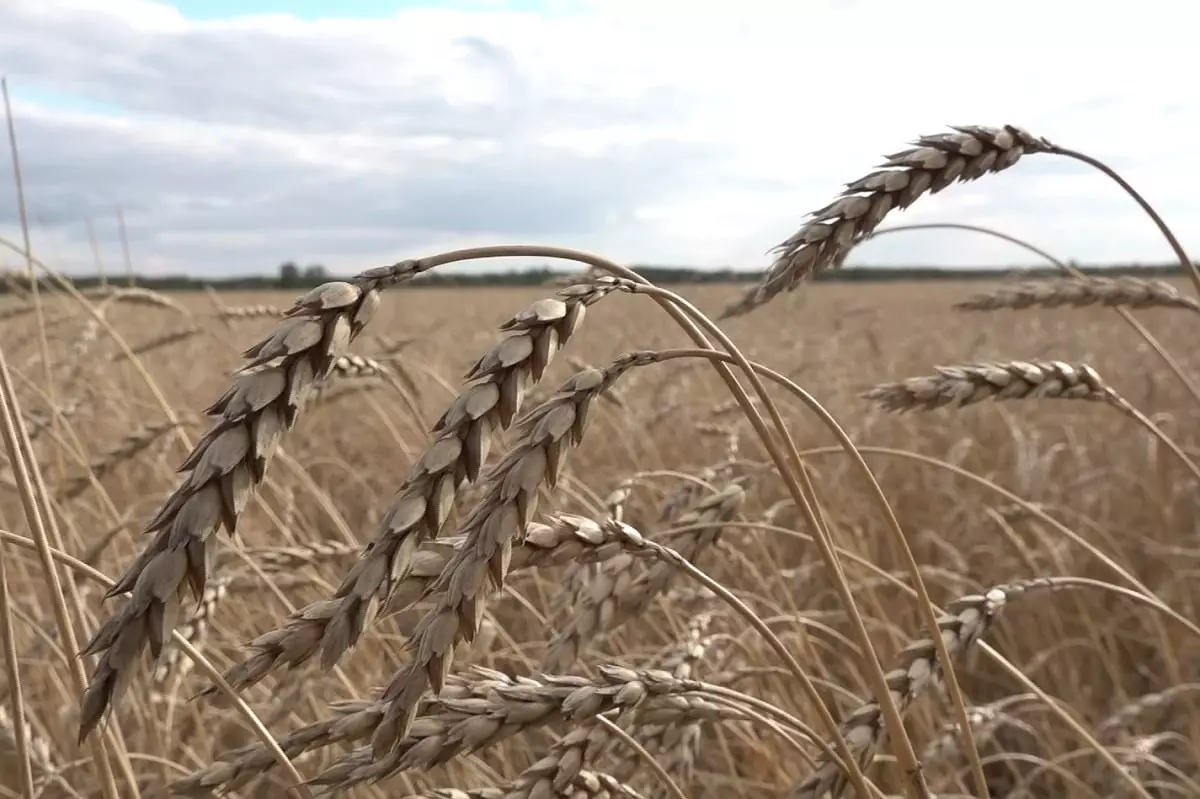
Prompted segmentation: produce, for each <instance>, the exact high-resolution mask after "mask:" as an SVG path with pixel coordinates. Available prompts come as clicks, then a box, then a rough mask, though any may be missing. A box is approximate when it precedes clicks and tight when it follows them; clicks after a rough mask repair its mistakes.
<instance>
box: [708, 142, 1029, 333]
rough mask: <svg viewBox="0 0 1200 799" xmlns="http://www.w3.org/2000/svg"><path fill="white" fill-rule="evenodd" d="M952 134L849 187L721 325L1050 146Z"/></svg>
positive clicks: (784, 249) (783, 249)
mask: <svg viewBox="0 0 1200 799" xmlns="http://www.w3.org/2000/svg"><path fill="white" fill-rule="evenodd" d="M952 127H953V130H954V132H953V133H940V134H935V135H931V136H922V137H920V138H919V139H917V140H916V142H914V146H913V147H912V148H910V149H907V150H902V151H901V152H898V153H894V154H893V155H890V156H888V157H887V159H886V160H885V161H884V162H883V163H882V164H880V165H879V169H878V171H875V172H872V173H871V174H869V175H867V176H866V177H863V178H859V179H858V180H855V181H853V182H851V183H849V184H847V185H846V188H845V189H844V190H843V191H842V193H841V195H840V196H839V197H838V198H837V199H836V200H834V201H833V202H832V203H830V204H829V205H827V206H825V207H824V208H822V209H821V210H819V211H816V212H814V213H813V214H812V215H811V218H810V219H809V220H808V221H807V222H805V223H804V226H803V227H801V228H800V230H799V231H797V232H796V233H795V234H794V235H793V236H792V237H791V238H789V239H788V240H787V241H785V242H783V243H782V244H780V245H779V246H778V247H776V248H775V250H774V252H775V261H774V262H773V263H772V264H771V266H770V268H768V269H767V271H766V274H765V275H764V276H763V278H762V280H760V281H759V283H758V284H757V285H755V286H752V287H751V288H750V289H748V290H747V291H746V292H745V293H744V294H743V295H742V297H741V298H740V299H738V300H736V301H735V302H733V303H731V304H730V305H729V307H727V308H726V309H725V311H724V313H723V314H722V316H721V318H728V317H732V316H740V315H742V314H745V313H749V312H750V311H752V310H754V309H755V308H758V307H759V306H761V305H764V304H766V303H767V302H770V301H771V300H772V299H774V298H775V296H776V295H778V294H779V293H781V292H783V291H791V290H792V289H794V288H795V287H796V286H797V285H799V284H800V283H801V282H802V281H804V280H809V279H811V278H812V277H813V276H815V275H816V274H817V273H818V272H820V271H822V270H824V269H826V268H828V267H830V266H834V265H835V264H837V263H838V262H839V261H840V260H841V259H842V258H843V257H844V256H845V255H846V253H848V252H849V251H850V249H851V248H852V247H853V246H854V244H855V243H856V242H858V241H859V240H860V239H862V238H863V237H864V236H866V235H867V234H869V233H871V232H872V231H873V230H875V228H876V227H878V226H879V223H880V222H882V221H883V219H884V217H886V216H887V215H888V213H890V212H891V211H892V210H893V209H895V208H901V209H903V208H907V207H908V206H910V205H912V204H913V203H914V202H916V201H917V200H918V199H920V198H921V196H922V195H924V194H926V193H928V194H936V193H938V192H939V191H941V190H942V189H945V188H946V187H947V186H950V185H951V184H953V183H957V182H967V181H972V180H976V179H978V178H980V177H983V176H984V175H986V174H988V173H989V172H1000V171H1001V170H1004V169H1008V168H1009V167H1010V166H1012V165H1013V164H1015V163H1017V161H1018V160H1020V158H1021V156H1022V155H1025V154H1026V153H1030V154H1032V153H1044V152H1048V151H1049V148H1050V147H1051V145H1050V143H1049V142H1048V141H1046V140H1045V139H1041V138H1037V137H1035V136H1033V135H1032V134H1030V133H1028V132H1026V131H1024V130H1022V129H1021V128H1017V127H1013V126H1012V125H1006V126H1004V127H1002V128H991V127H980V126H976V125H968V126H963V127H958V126H952Z"/></svg>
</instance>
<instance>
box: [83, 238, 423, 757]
mask: <svg viewBox="0 0 1200 799" xmlns="http://www.w3.org/2000/svg"><path fill="white" fill-rule="evenodd" d="M423 268H425V267H424V265H423V264H421V263H418V262H414V261H406V262H402V263H399V264H395V265H393V266H389V267H380V268H377V269H372V270H368V271H367V272H364V273H362V274H361V275H359V276H357V277H356V278H354V279H353V280H352V281H351V282H331V283H326V284H324V285H321V286H318V287H317V288H315V289H313V290H312V291H310V292H308V293H307V294H305V295H303V296H302V297H300V298H299V299H297V300H296V303H295V305H294V306H293V307H292V309H291V310H290V311H289V312H288V314H289V315H288V317H287V319H286V320H285V321H284V322H282V323H281V324H280V325H279V326H278V327H277V328H276V329H275V330H274V331H273V332H272V333H270V334H269V335H268V336H267V337H265V338H264V339H262V340H261V341H260V342H259V343H257V344H255V345H254V346H253V347H251V348H250V349H249V350H247V351H246V353H245V356H246V358H247V359H249V363H248V364H247V366H246V367H245V368H244V369H243V370H242V371H241V372H240V373H238V375H237V376H236V377H234V379H233V385H232V386H231V387H230V388H229V389H228V390H227V391H226V392H225V394H224V395H223V396H222V397H221V398H220V399H218V400H217V401H216V402H215V403H213V405H212V406H211V407H210V408H209V409H208V411H207V414H208V415H210V416H215V417H216V420H215V422H214V424H213V426H212V428H211V429H210V430H209V432H208V433H207V434H206V435H205V436H204V437H203V438H202V439H201V440H200V441H199V442H198V443H197V444H196V446H195V448H194V449H193V450H192V452H191V454H190V455H189V456H188V457H187V458H186V459H185V460H184V462H183V464H182V465H181V466H180V469H181V470H182V471H188V472H189V474H188V476H187V478H186V479H184V481H183V482H182V483H181V484H180V485H179V486H178V488H176V490H175V491H174V492H173V493H172V494H171V496H170V498H169V499H168V500H167V502H166V504H164V505H163V507H162V508H161V509H160V510H159V511H158V513H157V514H156V515H155V516H154V518H153V519H151V521H150V523H149V524H148V525H147V527H146V531H147V532H151V533H155V534H156V535H155V537H154V539H153V540H152V541H151V543H150V544H149V546H147V547H146V549H145V550H144V551H143V552H142V554H141V555H140V556H139V557H138V558H137V560H135V561H134V563H133V564H132V565H131V566H130V567H129V568H128V570H127V571H126V572H125V574H124V575H123V576H122V577H121V579H120V580H118V581H117V583H116V584H115V585H114V586H113V587H112V589H111V590H110V591H109V592H108V593H107V595H106V598H112V597H116V596H119V595H120V594H122V593H125V592H130V594H131V596H130V598H129V599H128V600H127V601H126V603H125V605H124V607H122V609H121V610H120V611H118V612H117V613H115V614H114V615H112V616H110V617H109V618H108V619H107V620H106V621H105V622H104V623H103V624H102V625H101V627H100V628H99V629H98V630H97V631H96V633H95V634H94V635H93V636H92V639H91V640H90V641H89V642H88V644H87V645H86V646H85V647H84V648H83V653H84V654H98V655H100V657H99V658H98V660H97V662H96V666H95V668H94V670H93V672H92V678H91V682H90V684H89V685H88V686H87V688H86V690H85V691H84V692H83V695H82V696H81V697H80V700H79V707H80V720H79V738H80V740H83V739H85V738H87V736H88V734H89V733H90V732H91V731H92V730H93V729H95V727H96V725H97V724H99V722H100V720H101V719H102V718H103V716H104V714H105V713H106V711H107V710H108V709H109V708H110V707H111V706H112V705H113V704H114V703H115V702H117V701H119V699H120V696H121V694H122V692H123V691H124V690H125V689H126V688H127V687H128V685H129V682H130V680H131V679H132V677H133V672H134V667H135V665H136V663H137V660H138V657H139V656H140V655H141V653H142V652H143V650H145V648H146V647H147V646H149V648H150V652H151V654H152V655H153V656H154V657H155V658H157V657H159V656H160V655H161V653H162V651H163V645H164V643H165V642H166V640H167V638H168V637H169V636H170V633H171V631H172V630H173V629H174V627H175V623H176V620H177V619H178V617H179V614H180V612H181V610H182V605H183V600H184V593H185V591H187V590H188V588H190V589H191V591H192V593H193V595H195V596H196V597H197V598H198V597H201V596H203V594H204V588H205V582H206V580H207V577H208V575H207V566H206V561H207V560H208V557H209V548H210V546H211V541H212V536H213V534H214V533H215V532H216V531H217V530H218V529H220V528H221V527H224V528H225V529H226V531H227V532H228V533H229V534H231V535H232V534H233V533H234V532H235V530H236V528H237V521H238V518H239V516H240V515H241V513H242V511H243V510H244V509H245V507H246V504H247V503H248V502H249V500H250V496H251V494H252V492H253V491H254V490H255V488H256V487H257V486H258V484H260V483H261V482H262V481H263V479H264V478H265V476H266V468H267V464H268V462H269V460H270V458H271V456H272V455H273V454H274V452H275V450H276V448H277V447H278V445H279V442H280V439H281V438H282V437H283V435H284V433H285V432H286V431H287V430H288V429H289V428H291V427H292V426H293V425H294V424H295V422H296V418H297V416H298V415H299V413H300V409H301V406H302V405H303V403H304V402H305V399H306V397H307V395H308V393H309V391H310V390H311V388H312V386H313V384H314V383H316V382H318V381H319V380H321V379H323V378H324V376H325V374H326V373H327V372H328V370H329V367H330V364H331V363H332V361H333V360H335V359H336V358H337V357H338V356H339V355H342V354H344V353H345V351H346V348H347V347H348V346H349V344H350V342H351V341H352V340H353V339H354V338H355V337H356V336H357V335H358V334H359V333H360V332H361V331H362V329H363V327H364V326H365V325H366V324H367V322H368V321H370V318H371V316H372V315H373V314H374V312H375V309H376V308H377V307H378V305H379V301H380V292H381V291H382V290H383V289H385V288H387V287H389V286H393V285H396V284H398V283H402V282H404V281H406V280H409V279H411V278H412V277H414V276H415V275H416V274H418V273H419V272H420V271H421V270H422V269H423Z"/></svg>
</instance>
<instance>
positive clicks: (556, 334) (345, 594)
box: [228, 283, 612, 685]
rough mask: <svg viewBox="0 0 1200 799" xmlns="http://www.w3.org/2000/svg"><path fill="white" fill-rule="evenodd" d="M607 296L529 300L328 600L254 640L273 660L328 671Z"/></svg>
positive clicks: (253, 662) (237, 672)
mask: <svg viewBox="0 0 1200 799" xmlns="http://www.w3.org/2000/svg"><path fill="white" fill-rule="evenodd" d="M611 290H612V289H611V287H610V286H607V285H605V284H603V283H596V284H593V285H590V286H576V287H573V288H569V289H565V290H564V291H563V292H561V293H560V296H561V297H562V299H561V300H560V299H545V300H541V301H539V302H536V303H534V304H533V305H531V306H530V307H529V308H527V309H526V310H524V311H522V312H521V313H519V314H517V315H516V316H514V317H513V318H512V319H510V320H509V321H508V322H506V323H505V324H504V325H503V326H502V327H501V330H503V331H505V332H507V333H509V335H508V336H507V337H506V338H504V339H502V340H501V341H500V342H499V343H497V344H496V345H495V346H494V347H493V348H492V349H491V350H490V351H489V352H488V353H487V354H486V355H485V356H484V357H483V358H481V359H479V361H477V362H476V364H475V365H474V366H473V367H472V368H471V370H470V371H469V372H468V374H467V381H468V385H467V387H466V388H465V389H464V390H463V391H462V393H461V394H460V395H459V396H458V398H457V399H456V400H455V401H454V404H453V405H451V407H450V408H449V409H448V410H447V411H446V412H445V413H444V414H443V415H442V417H441V418H440V419H439V420H438V422H437V423H436V424H435V426H434V430H433V432H434V435H435V440H434V441H433V443H432V444H430V446H429V447H428V448H427V449H426V451H425V453H424V454H423V455H422V456H421V457H420V458H419V459H418V460H417V461H416V463H415V464H414V465H413V466H412V469H411V470H410V472H409V475H408V478H407V479H406V481H405V482H404V484H403V485H402V486H401V487H400V488H399V489H398V490H397V491H396V493H395V495H393V497H392V503H391V507H390V508H389V509H388V511H387V512H386V513H385V514H384V516H383V518H382V520H381V521H380V524H379V529H378V530H377V531H376V535H375V537H374V538H373V539H372V541H371V542H370V543H369V544H368V545H367V546H366V548H365V549H364V550H363V552H362V555H361V556H360V558H359V560H358V561H357V562H356V563H355V564H354V566H353V567H352V568H351V569H350V571H349V572H348V573H347V574H346V576H345V578H344V579H343V581H342V584H341V585H340V586H339V588H338V590H337V591H336V592H335V593H334V597H333V599H331V600H325V601H319V602H314V603H312V604H310V605H308V606H307V607H304V608H301V609H299V610H297V611H296V612H294V613H292V614H290V615H289V616H288V618H287V619H286V620H285V621H284V623H283V624H282V625H281V626H280V627H278V628H277V629H276V630H274V631H272V632H269V633H267V634H266V635H264V636H262V637H260V638H259V639H258V641H260V642H264V644H263V645H266V646H269V648H270V650H272V651H273V652H275V653H279V654H277V655H274V656H273V659H272V662H274V659H278V658H283V661H282V662H286V664H287V665H288V666H290V667H295V666H297V665H299V664H300V663H303V662H304V661H306V660H308V659H309V658H310V657H312V656H313V655H314V654H316V653H317V651H318V650H319V651H320V653H321V662H322V666H323V667H324V668H326V669H328V668H331V667H332V666H333V665H334V664H335V663H337V661H338V660H339V659H340V658H341V657H342V656H343V655H344V654H345V653H346V652H347V651H348V650H349V648H350V647H352V646H353V645H354V644H355V643H356V642H357V640H358V638H359V636H360V635H361V634H362V632H363V631H364V630H365V629H366V628H367V627H368V626H369V625H370V623H371V622H372V620H373V619H374V618H375V616H376V614H377V613H378V612H379V609H380V607H381V605H382V604H383V603H385V602H386V601H387V599H388V596H389V595H390V594H391V593H393V591H394V590H395V586H396V585H398V584H401V583H403V581H404V579H405V576H406V574H407V572H408V571H409V570H410V568H411V567H412V559H413V556H414V554H415V553H416V552H417V551H418V548H419V547H420V545H421V543H422V542H424V541H427V540H429V539H432V538H436V537H437V536H438V535H439V533H440V531H441V528H442V526H443V525H444V524H445V522H446V519H447V517H448V516H449V513H450V510H451V509H452V507H453V504H454V500H455V497H456V495H457V493H458V491H459V489H460V486H461V485H462V484H463V482H464V481H469V482H474V481H475V480H477V479H478V476H479V473H480V470H481V469H482V467H483V462H484V460H485V459H486V457H487V451H488V446H489V437H490V435H491V432H492V430H493V429H494V428H501V429H504V428H507V427H508V426H509V425H510V424H511V423H512V420H513V417H514V416H515V415H516V413H517V411H518V409H519V407H520V403H521V395H522V393H523V391H524V390H525V384H526V383H527V382H536V381H538V380H540V379H541V376H542V374H543V373H544V372H545V369H546V367H547V366H548V365H549V363H550V360H551V359H552V358H553V356H554V355H555V353H556V352H557V351H558V349H559V348H560V347H561V346H562V345H563V344H564V343H566V341H567V340H568V339H569V338H570V337H571V336H572V335H573V334H574V332H575V331H576V329H577V328H578V326H579V325H580V324H581V323H582V321H583V317H584V313H585V311H586V309H587V307H588V306H590V305H592V304H593V303H595V302H597V301H598V300H600V299H601V298H602V297H604V296H605V295H606V294H608V293H609V292H610V291H611ZM265 642H269V643H265ZM256 643H257V642H256ZM283 653H287V655H286V656H285V655H284V654H283ZM266 657H269V656H268V655H267V654H266V653H264V652H263V651H262V650H261V648H255V646H254V645H252V647H251V651H250V653H249V655H248V657H247V659H246V660H244V661H243V662H242V663H241V664H238V665H237V666H235V667H234V669H233V670H232V671H231V672H230V673H229V675H228V677H229V678H231V679H234V680H235V681H236V683H238V684H242V685H245V684H248V683H247V682H246V681H247V680H249V681H250V682H257V681H258V680H261V679H262V678H263V677H264V676H266V672H264V671H262V669H263V668H264V663H265V660H264V658H266ZM268 668H269V667H268ZM250 675H254V676H253V677H251V676H250Z"/></svg>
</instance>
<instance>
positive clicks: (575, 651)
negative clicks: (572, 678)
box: [542, 484, 746, 674]
mask: <svg viewBox="0 0 1200 799" xmlns="http://www.w3.org/2000/svg"><path fill="white" fill-rule="evenodd" d="M745 496H746V495H745V491H744V490H743V489H742V487H741V486H740V485H737V484H733V485H730V486H727V487H726V488H724V489H723V490H722V491H719V492H716V493H714V494H712V495H711V496H709V497H707V498H705V499H704V500H702V501H701V502H699V503H698V504H697V505H696V506H695V507H694V508H692V509H691V510H690V511H688V512H687V513H684V514H681V515H680V516H679V517H678V518H677V519H676V520H675V524H674V525H673V526H677V527H679V528H683V529H682V531H681V532H678V533H673V534H672V533H668V534H667V535H666V536H665V537H664V540H663V543H664V544H666V545H667V546H669V547H671V548H672V549H674V550H675V551H677V552H678V553H679V554H680V555H681V556H682V557H683V558H684V559H685V560H687V561H689V562H692V561H695V560H696V558H698V557H699V556H700V555H701V554H702V553H703V552H704V551H705V550H707V549H708V548H709V547H711V546H713V545H714V544H716V542H717V541H718V540H719V538H720V536H721V532H722V529H723V527H722V524H723V523H724V522H727V521H729V520H730V519H732V518H733V517H734V515H735V514H736V513H737V511H738V509H739V508H740V507H741V506H742V503H743V501H744V500H745ZM637 565H638V560H635V559H634V558H633V557H632V556H631V555H623V556H618V557H615V558H613V559H612V560H610V561H608V562H607V563H605V564H604V565H603V566H602V567H600V569H599V570H598V572H597V574H596V575H595V577H594V578H593V579H591V580H589V581H587V582H586V583H584V584H583V585H582V586H581V587H580V589H579V590H578V591H577V592H576V593H575V594H574V595H573V596H571V597H570V600H569V601H570V607H571V609H572V612H571V616H570V617H569V619H568V620H567V621H566V623H565V624H564V625H563V626H562V629H561V630H559V632H558V634H557V635H556V636H555V637H554V638H553V640H551V642H550V643H549V645H548V646H547V650H546V655H545V657H544V658H543V660H542V670H543V671H547V672H550V673H552V674H558V673H562V672H565V671H566V670H567V669H568V668H570V667H571V666H572V665H574V663H575V661H576V660H578V658H579V656H580V654H581V652H582V650H583V647H584V646H585V645H586V644H587V643H588V642H590V641H591V640H592V639H594V638H595V637H596V636H599V635H601V634H604V633H608V632H611V631H612V630H615V629H616V628H617V627H619V626H621V625H622V624H624V623H626V622H627V621H629V620H630V619H635V618H637V617H639V616H641V615H642V614H644V613H645V612H646V611H647V610H649V609H650V606H651V605H652V604H653V602H654V600H655V599H657V598H658V596H659V595H660V594H662V592H663V591H665V590H667V588H669V587H670V585H671V582H672V580H673V579H674V578H675V575H676V574H677V571H676V569H675V568H674V567H673V566H672V565H671V564H669V563H661V562H655V563H652V564H650V565H649V566H648V567H646V568H645V569H643V570H642V571H641V572H640V573H639V572H638V571H636V570H635V567H636V566H637Z"/></svg>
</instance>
